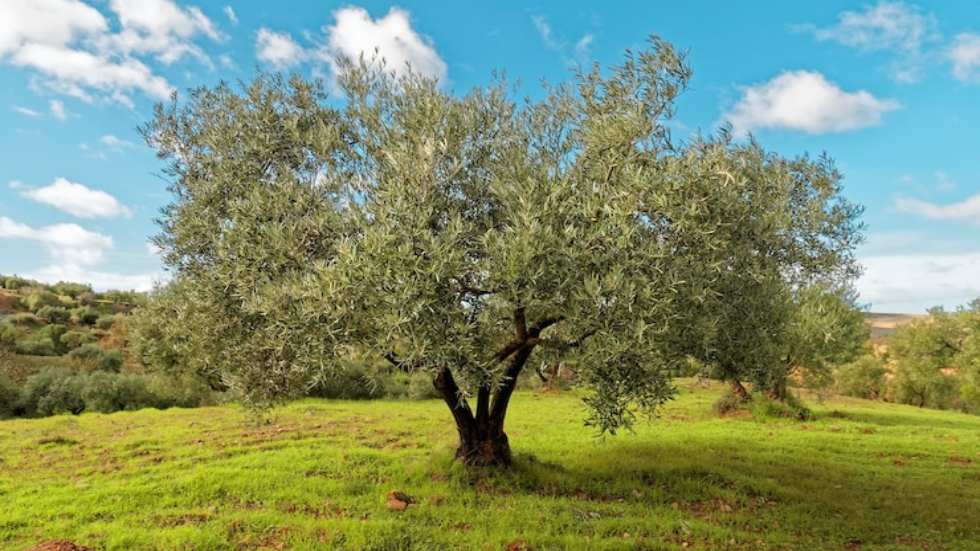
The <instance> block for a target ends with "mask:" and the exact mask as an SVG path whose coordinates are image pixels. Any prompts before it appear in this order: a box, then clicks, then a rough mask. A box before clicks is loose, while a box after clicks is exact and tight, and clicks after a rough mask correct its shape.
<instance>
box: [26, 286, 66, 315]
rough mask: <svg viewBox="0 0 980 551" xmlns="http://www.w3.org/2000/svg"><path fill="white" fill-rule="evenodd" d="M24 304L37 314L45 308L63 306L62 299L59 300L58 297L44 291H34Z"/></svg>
mask: <svg viewBox="0 0 980 551" xmlns="http://www.w3.org/2000/svg"><path fill="white" fill-rule="evenodd" d="M24 302H25V304H26V305H27V309H28V310H30V311H31V312H35V313H37V311H38V310H40V309H41V308H43V307H45V306H61V299H60V298H58V295H56V294H54V293H52V292H51V291H45V290H43V289H38V290H36V291H32V292H31V293H30V294H28V295H27V298H26V299H25V300H24Z"/></svg>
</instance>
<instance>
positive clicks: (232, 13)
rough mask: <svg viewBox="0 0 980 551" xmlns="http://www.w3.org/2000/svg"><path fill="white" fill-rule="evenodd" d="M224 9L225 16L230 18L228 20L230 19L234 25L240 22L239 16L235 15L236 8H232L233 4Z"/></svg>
mask: <svg viewBox="0 0 980 551" xmlns="http://www.w3.org/2000/svg"><path fill="white" fill-rule="evenodd" d="M223 11H224V12H225V17H227V18H228V21H230V22H231V24H232V25H237V24H238V16H237V15H235V8H232V7H231V6H225V9H224V10H223Z"/></svg>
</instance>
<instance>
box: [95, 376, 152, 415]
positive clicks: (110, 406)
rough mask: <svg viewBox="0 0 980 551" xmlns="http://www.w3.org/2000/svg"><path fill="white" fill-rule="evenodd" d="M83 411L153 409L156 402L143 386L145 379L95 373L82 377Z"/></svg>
mask: <svg viewBox="0 0 980 551" xmlns="http://www.w3.org/2000/svg"><path fill="white" fill-rule="evenodd" d="M81 396H82V400H83V401H84V402H85V409H87V410H89V411H98V412H101V413H111V412H113V411H122V410H135V409H142V408H146V407H156V406H157V405H158V403H159V400H158V399H157V397H156V396H154V395H153V393H152V392H151V391H150V390H149V388H148V387H147V377H146V376H143V375H134V374H119V373H108V372H105V371H96V372H94V373H90V374H88V375H87V376H85V377H84V381H83V383H82V388H81Z"/></svg>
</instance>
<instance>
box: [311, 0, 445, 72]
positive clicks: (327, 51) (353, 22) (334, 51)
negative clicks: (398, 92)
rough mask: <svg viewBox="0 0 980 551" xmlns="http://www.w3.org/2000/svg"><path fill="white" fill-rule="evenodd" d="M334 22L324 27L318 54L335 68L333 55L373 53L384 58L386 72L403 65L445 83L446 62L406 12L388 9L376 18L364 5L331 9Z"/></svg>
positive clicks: (349, 56) (355, 57)
mask: <svg viewBox="0 0 980 551" xmlns="http://www.w3.org/2000/svg"><path fill="white" fill-rule="evenodd" d="M333 16H334V24H333V25H327V26H326V27H324V29H323V30H324V33H325V35H326V36H325V43H324V44H323V46H322V48H321V51H320V52H319V55H320V56H321V57H322V58H324V59H325V60H326V61H327V63H329V64H330V65H331V66H332V67H333V68H334V70H335V71H336V69H337V67H336V61H335V60H334V57H335V56H338V55H341V56H345V57H348V58H351V59H357V58H358V56H360V55H361V54H363V55H364V56H365V57H366V58H370V57H371V56H372V55H373V54H374V53H375V52H377V54H378V56H380V57H381V58H383V59H384V60H385V67H386V69H387V70H388V71H390V72H393V73H397V72H400V71H403V70H404V69H405V67H406V65H411V67H412V70H413V71H415V72H417V73H420V74H423V75H426V76H428V77H430V78H434V79H437V80H439V81H442V82H445V80H446V74H447V71H448V69H447V66H446V62H445V61H443V59H442V58H441V57H439V54H438V53H437V52H436V49H435V45H434V44H433V42H432V40H430V39H429V38H427V37H425V36H423V35H421V34H419V33H418V32H417V31H416V30H415V29H414V28H412V21H411V17H410V15H409V13H408V12H407V11H405V10H403V9H400V8H391V9H390V10H389V11H388V13H387V14H386V15H385V16H383V17H381V18H378V19H371V15H370V14H369V13H368V12H367V10H365V9H364V8H360V7H357V6H349V7H346V8H341V9H339V10H337V11H335V12H333Z"/></svg>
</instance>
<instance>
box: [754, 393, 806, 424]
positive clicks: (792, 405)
mask: <svg viewBox="0 0 980 551" xmlns="http://www.w3.org/2000/svg"><path fill="white" fill-rule="evenodd" d="M751 409H752V415H753V416H755V417H756V418H762V417H783V418H787V419H796V420H798V421H809V420H810V419H813V412H812V411H810V409H809V408H807V407H805V406H804V405H803V404H801V403H800V402H799V400H797V399H796V397H794V396H793V395H792V394H787V395H786V398H785V399H784V400H782V401H780V400H772V399H770V398H765V397H762V396H755V397H753V399H752V404H751Z"/></svg>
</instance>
